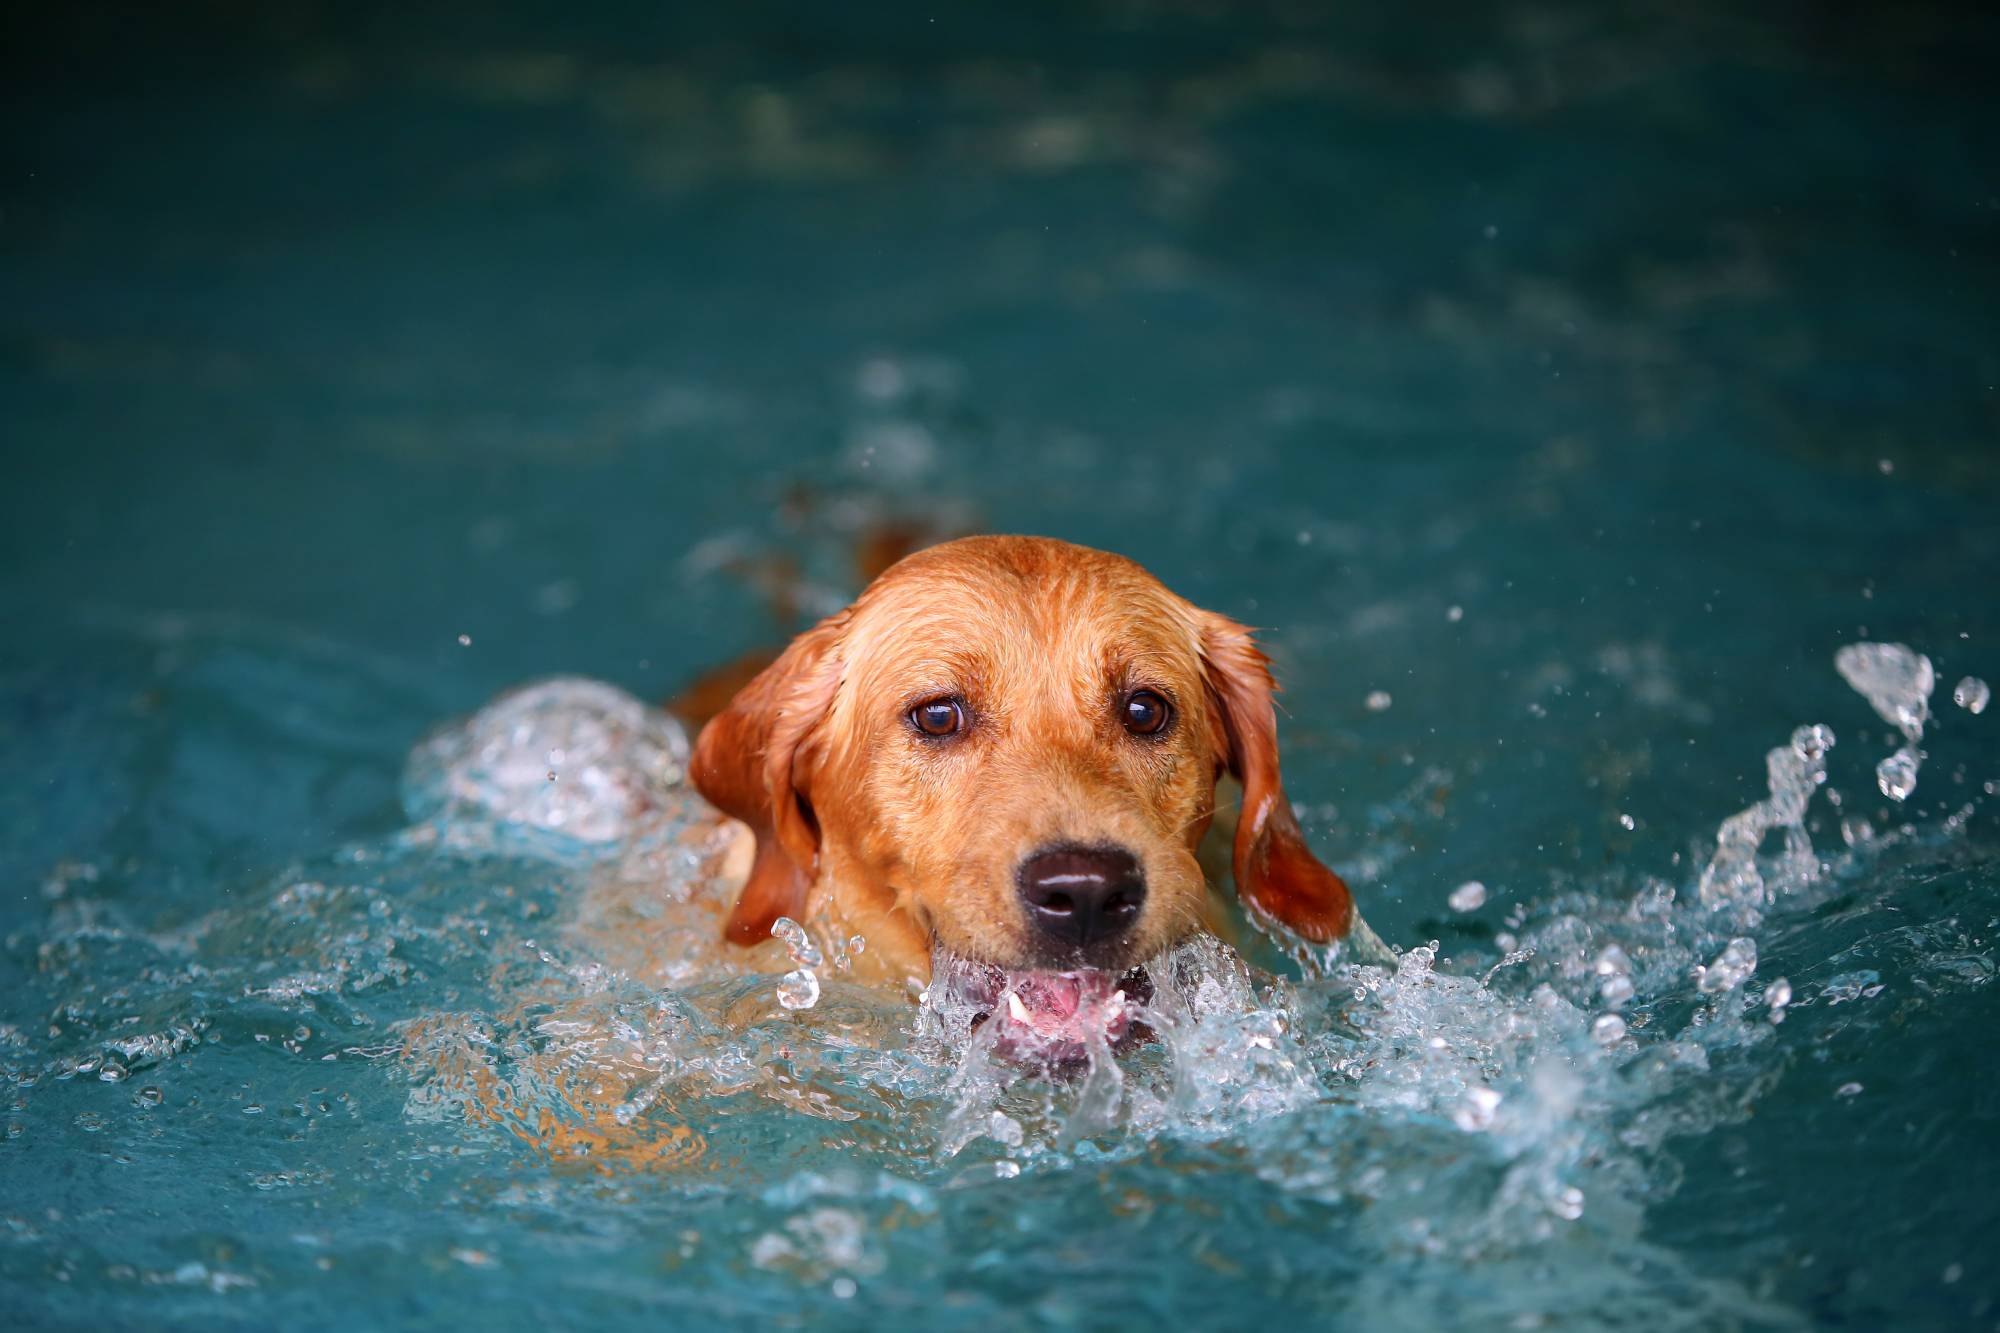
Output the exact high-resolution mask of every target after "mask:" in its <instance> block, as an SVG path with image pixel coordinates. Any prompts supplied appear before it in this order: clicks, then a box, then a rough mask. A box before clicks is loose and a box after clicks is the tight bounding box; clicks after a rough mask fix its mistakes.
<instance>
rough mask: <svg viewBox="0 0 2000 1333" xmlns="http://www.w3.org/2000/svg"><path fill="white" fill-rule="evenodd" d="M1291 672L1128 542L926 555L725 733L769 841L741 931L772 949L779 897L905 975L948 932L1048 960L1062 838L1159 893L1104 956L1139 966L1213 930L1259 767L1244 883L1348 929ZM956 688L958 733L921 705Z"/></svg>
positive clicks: (1000, 951) (743, 906) (1311, 922)
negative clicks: (1294, 791) (1281, 733)
mask: <svg viewBox="0 0 2000 1333" xmlns="http://www.w3.org/2000/svg"><path fill="white" fill-rule="evenodd" d="M1139 688H1145V689H1149V690H1152V691H1155V692H1157V693H1159V694H1161V695H1163V696H1164V697H1165V698H1166V699H1167V700H1168V701H1169V702H1170V704H1171V705H1172V709H1173V712H1174V720H1173V722H1172V723H1171V724H1170V725H1169V726H1168V727H1167V728H1166V729H1165V730H1164V731H1163V732H1162V733H1161V734H1160V735H1157V736H1148V737H1140V736H1134V735H1132V734H1129V733H1128V732H1127V731H1126V729H1125V727H1124V726H1123V724H1122V723H1121V721H1120V714H1119V711H1118V710H1119V708H1120V707H1121V701H1122V700H1123V699H1124V698H1125V697H1126V696H1127V694H1128V693H1129V692H1130V691H1132V690H1135V689H1139ZM1272 690H1273V684H1272V681H1271V677H1270V673H1269V669H1268V667H1267V664H1266V661H1265V658H1264V655H1263V653H1262V652H1261V651H1259V649H1258V648H1257V646H1256V645H1255V643H1254V642H1253V641H1252V639H1251V637H1250V632H1249V631H1248V630H1246V629H1245V628H1244V627H1243V626H1241V625H1239V624H1236V623H1235V622H1234V621H1231V620H1228V619H1226V618H1224V617H1222V616H1219V615H1215V614H1213V613H1211V612H1207V611H1203V610H1201V609H1199V608H1197V607H1195V606H1193V605H1191V604H1190V603H1188V602H1187V601H1185V600H1183V599H1182V598H1180V597H1178V596H1176V595H1175V594H1174V593H1172V592H1171V591H1169V590H1168V589H1167V588H1166V587H1165V586H1164V585H1163V584H1161V583H1160V582H1159V580H1157V579H1155V578H1154V577H1153V576H1152V575H1151V574H1148V573H1147V572H1146V571H1145V570H1144V569H1142V568H1141V567H1140V566H1138V565H1136V564H1134V563H1133V562H1131V561H1129V560H1126V559H1124V558H1122V557H1120V556H1116V555H1110V554H1107V553H1105V552H1102V551H1094V550H1090V549H1088V548H1085V547H1080V546H1073V545H1070V544H1068V543H1065V542H1058V541H1053V540H1048V539H1044V538H1034V537H972V538H966V539H963V540H959V541H954V542H948V543H946V544H944V545H941V546H934V547H931V548H929V549H926V550H922V551H919V552H917V553H916V554H914V555H911V556H908V557H907V558H905V559H903V560H901V561H899V562H898V563H896V564H895V565H893V566H892V567H890V568H889V569H888V570H887V571H886V572H884V573H883V574H882V575H881V576H880V577H879V578H877V579H876V580H875V582H873V583H872V584H870V585H869V587H868V588H867V590H866V591H864V592H863V593H862V595H861V596H860V597H859V598H858V599H857V600H856V601H855V602H854V604H853V605H852V606H850V607H848V608H847V609H846V610H844V611H841V612H839V613H838V614H836V615H833V616H831V617H829V618H827V619H826V620H824V621H822V622H820V623H819V624H818V625H816V626H815V627H813V628H812V629H810V630H808V631H807V632H806V633H804V634H802V635H800V636H799V637H798V638H797V639H796V640H794V641H793V643H792V644H791V646H790V647H789V648H787V649H786V650H785V652H784V654H783V655H782V656H781V657H779V659H778V660H777V661H776V662H774V663H773V664H772V665H771V666H770V667H769V668H767V669H766V670H765V671H763V672H762V673H761V674H760V675H758V676H757V677H756V678H755V679H754V680H752V681H751V682H750V683H749V684H747V685H745V686H744V687H743V688H742V690H741V691H740V692H739V693H737V695H736V696H735V698H734V699H733V700H732V701H731V702H730V704H729V705H728V707H727V708H726V709H724V710H723V711H722V712H721V713H720V714H718V715H717V716H716V717H715V718H714V719H713V720H712V721H710V722H709V724H708V725H707V726H706V727H705V728H704V729H703V731H702V733H701V737H700V740H699V742H698V743H697V746H696V750H695V757H694V767H693V775H694V780H695V783H696V785H697V786H698V787H699V788H700V790H701V792H702V794H703V795H704V796H706V797H707V798H708V799H709V800H710V801H711V802H713V803H714V804H715V805H716V806H718V807H719V808H720V809H722V810H723V811H724V812H725V813H727V814H730V815H733V816H735V817H736V818H738V819H741V820H743V821H744V822H745V823H747V824H748V825H749V826H750V828H751V830H752V832H753V833H754V834H755V836H756V853H755V858H754V861H753V864H752V867H751V870H750V873H749V876H748V879H747V881H746V883H745V885H744V887H743V890H742V893H741V895H740V897H739V898H738V900H737V902H736V905H735V909H734V911H733V913H732V915H731V917H730V921H729V924H728V927H727V930H726V934H727V936H728V938H729V939H730V940H731V941H733V942H735V943H738V944H755V943H757V942H759V941H761V940H763V939H765V938H767V937H768V936H769V933H770V928H771V924H772V922H773V921H775V920H776V919H777V918H778V917H779V916H781V915H783V916H791V917H794V918H796V919H799V920H807V921H811V922H813V923H815V924H816V925H817V926H818V927H819V928H821V929H822V930H823V931H824V932H826V933H827V934H828V935H830V936H831V937H833V938H843V939H844V938H846V937H847V936H848V935H850V934H859V935H861V936H863V937H864V938H865V939H866V941H867V951H866V953H865V954H864V955H863V959H864V960H865V967H864V971H865V972H866V973H867V974H868V975H872V976H873V977H875V978H877V979H880V980H884V981H900V980H904V979H912V980H915V981H917V982H919V983H921V982H922V981H923V980H925V979H926V978H927V977H928V974H929V967H930V958H931V952H932V946H933V943H934V942H935V943H938V944H942V945H943V946H944V947H945V948H947V949H950V950H951V951H953V952H955V953H957V954H960V955H962V956H965V957H968V958H972V959H976V960H979V961H982V962H987V963H991V964H994V965H996V966H999V967H1002V968H1009V969H1033V968H1037V967H1047V966H1050V965H1051V963H1050V961H1049V959H1048V957H1047V954H1046V953H1045V951H1044V950H1043V949H1042V947H1041V945H1040V944H1039V943H1038V941H1037V939H1036V938H1035V936H1034V933H1033V929H1032V927H1031V925H1030V924H1029V922H1028V921H1027V919H1026V915H1025V912H1024V909H1023V906H1022V904H1021V902H1020V900H1019V896H1018V894H1017V893H1016V890H1015V875H1016V869H1017V867H1019V866H1020V865H1021V863H1022V862H1023V860H1024V858H1026V857H1028V856H1030V855H1032V854H1033V853H1034V852H1036V851H1037V850H1038V849H1041V848H1046V847H1049V846H1051V845H1054V844H1081V845H1106V844H1115V845H1117V846H1121V847H1123V848H1126V849H1128V850H1129V851H1130V852H1131V853H1132V854H1133V856H1134V857H1135V858H1136V859H1137V860H1138V862H1139V864H1140V866H1141V868H1142V870H1143V873H1144V876H1145V882H1146V898H1145V902H1144V905H1143V908H1142V910H1141V913H1140V916H1139V918H1138V919H1137V921H1136V922H1135V923H1134V924H1133V926H1132V928H1131V929H1130V931H1129V932H1128V933H1127V934H1126V935H1124V936H1123V937H1122V938H1120V939H1119V940H1118V942H1117V951H1116V953H1115V955H1113V956H1110V957H1108V958H1105V959H1101V960H1099V962H1100V963H1101V964H1102V965H1105V966H1110V967H1128V966H1132V965H1135V964H1137V963H1138V962H1140V961H1142V960H1144V959H1145V958H1147V957H1149V956H1151V955H1152V954H1155V953H1157V952H1158V951H1159V950H1160V949H1162V948H1165V947H1166V946H1168V945H1171V944H1173V943H1174V942H1176V941H1178V940H1179V939H1181V938H1183V937H1185V936H1186V935H1188V934H1189V933H1191V932H1193V931H1196V930H1198V929H1201V927H1202V919H1203V905H1204V902H1205V899H1206V894H1207V886H1206V882H1205V879H1204V876H1203V873H1202V869H1201V866H1200V865H1199V864H1198V862H1197V860H1196V856H1195V851H1196V848H1197V846H1198V845H1199V844H1200V842H1201V839H1202V836H1203V834H1204V833H1205V832H1206V831H1207V830H1208V827H1209V824H1210V821H1211V819H1212V817H1213V815H1214V813H1215V793H1216V784H1217V781H1218V779H1219V778H1220V777H1221V776H1223V775H1224V774H1225V773H1229V774H1234V775H1235V776H1236V777H1237V778H1238V779H1239V780H1240V781H1241V783H1242V785H1243V809H1242V815H1241V818H1240V820H1239V822H1238V827H1237V830H1236V835H1235V844H1234V849H1233V857H1232V860H1233V869H1234V872H1235V880H1236V884H1237V886H1238V890H1239V892H1240V893H1241V895H1242V897H1243V898H1244V900H1245V901H1246V902H1247V903H1249V904H1250V906H1251V907H1252V909H1253V910H1255V911H1258V912H1261V913H1263V914H1265V915H1267V916H1269V917H1272V918H1275V919H1276V920H1278V921H1279V922H1281V923H1282V924H1284V925H1285V926H1287V927H1289V928H1290V929H1292V930H1293V931H1295V932H1297V933H1298V934H1300V935H1302V936H1304V937H1306V938H1307V939H1311V940H1316V941H1325V940H1331V939H1336V938H1339V937H1341V936H1343V935H1345V934H1346V933H1347V932H1348V930H1349V929H1350V928H1351V927H1352V925H1353V922H1354V909H1353V904H1352V901H1351V899H1350V898H1349V895H1348V892H1347V888H1346V886H1345V885H1344V884H1343V883H1342V882H1341V881H1340V879H1339V877H1338V876H1336V875H1335V874H1334V873H1333V872H1332V871H1330V870H1328V869H1327V868H1326V867H1325V866H1323V865H1321V864H1320V862H1319V861H1318V860H1317V859H1316V858H1315V857H1314V856H1313V854H1312V852H1311V850H1310V848H1308V847H1307V845H1306V842H1305V839H1304V837H1303V835H1302V834H1301V833H1300V831H1299V827H1298V822H1297V820H1296V819H1295V818H1294V816H1293V814H1292V808H1291V804H1290V802H1289V801H1288V800H1287V799H1286V797H1285V793H1284V791H1283V789H1282V787H1281V785H1280V781H1279V770H1278V749H1277V732H1276V723H1275V718H1274V714H1273V710H1272V705H1271V694H1272ZM943 697H956V698H959V699H962V700H964V702H965V704H966V706H967V712H968V715H969V719H970V720H969V722H968V724H967V725H966V727H965V728H964V730H963V732H962V733H960V734H958V735H955V736H952V737H951V738H949V740H948V741H945V742H943V743H939V742H937V741H935V740H931V739H927V738H925V737H923V736H921V735H919V734H918V732H917V731H916V729H915V728H913V727H912V725H911V722H910V717H909V715H910V710H911V709H912V708H913V707H915V706H916V705H918V704H920V703H923V702H925V701H927V700H933V699H938V698H943Z"/></svg>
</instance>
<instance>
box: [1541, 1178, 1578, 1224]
mask: <svg viewBox="0 0 2000 1333" xmlns="http://www.w3.org/2000/svg"><path fill="white" fill-rule="evenodd" d="M1549 1211H1550V1212H1552V1213H1554V1214H1555V1215H1556V1216H1557V1217H1560V1218H1562V1219H1563V1220H1564V1221H1565V1222H1574V1221H1576V1219H1577V1218H1579V1217H1582V1216H1583V1191H1582V1190H1580V1189H1578V1188H1577V1187H1576V1186H1574V1185H1565V1186H1563V1187H1562V1188H1561V1189H1559V1190H1557V1191H1556V1192H1555V1197H1554V1198H1552V1199H1550V1200H1549Z"/></svg>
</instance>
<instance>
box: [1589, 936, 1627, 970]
mask: <svg viewBox="0 0 2000 1333" xmlns="http://www.w3.org/2000/svg"><path fill="white" fill-rule="evenodd" d="M1590 968H1591V971H1593V972H1595V973H1597V975H1598V976H1600V977H1609V976H1624V975H1629V974H1630V973H1631V971H1632V959H1631V956H1630V955H1628V954H1627V953H1626V952H1625V950H1624V949H1622V948H1620V947H1619V946H1618V945H1616V944H1607V945H1605V946H1604V947H1603V948H1602V949H1599V950H1598V951H1597V957H1595V958H1593V959H1591V960H1590Z"/></svg>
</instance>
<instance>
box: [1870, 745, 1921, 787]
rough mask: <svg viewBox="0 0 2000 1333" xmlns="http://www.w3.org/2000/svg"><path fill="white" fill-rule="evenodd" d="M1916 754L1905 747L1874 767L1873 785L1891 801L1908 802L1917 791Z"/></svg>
mask: <svg viewBox="0 0 2000 1333" xmlns="http://www.w3.org/2000/svg"><path fill="white" fill-rule="evenodd" d="M1917 762H1918V761H1917V752H1916V751H1915V750H1912V749H1911V748H1910V747H1909V746H1907V745H1905V746H1903V747H1902V748H1901V749H1899V750H1897V751H1896V752H1895V753H1894V754H1892V755H1890V756H1889V757H1888V758H1886V759H1884V760H1883V761H1882V762H1881V763H1879V764H1877V765H1875V785H1876V786H1878V787H1880V788H1881V789H1882V794H1883V795H1884V796H1886V797H1888V798H1889V799H1890V800H1892V801H1904V800H1908V799H1909V796H1910V793H1911V792H1913V791H1915V790H1916V789H1917Z"/></svg>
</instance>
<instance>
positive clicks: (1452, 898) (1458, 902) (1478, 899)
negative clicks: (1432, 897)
mask: <svg viewBox="0 0 2000 1333" xmlns="http://www.w3.org/2000/svg"><path fill="white" fill-rule="evenodd" d="M1445 903H1446V904H1447V905H1448V906H1449V907H1450V908H1451V910H1452V911H1454V912H1476V911H1478V910H1479V909H1480V908H1482V907H1484V906H1485V905H1486V886H1485V885H1484V884H1481V883H1480V882H1479V881H1478V880H1476V879H1469V880H1467V881H1465V883H1463V884H1461V885H1459V886H1458V887H1457V888H1455V889H1453V890H1452V891H1451V893H1450V895H1449V896H1448V897H1446V899H1445Z"/></svg>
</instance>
